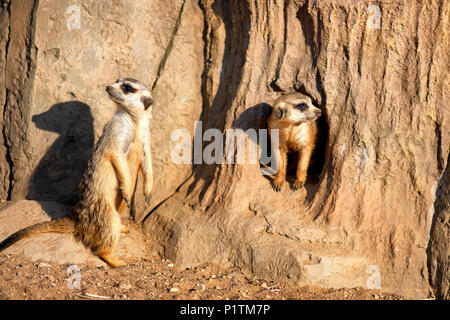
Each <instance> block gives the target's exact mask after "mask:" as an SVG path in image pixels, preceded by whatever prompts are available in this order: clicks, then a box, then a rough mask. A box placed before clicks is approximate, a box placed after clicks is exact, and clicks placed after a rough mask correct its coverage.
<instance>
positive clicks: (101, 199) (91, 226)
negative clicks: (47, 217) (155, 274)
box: [0, 78, 153, 267]
mask: <svg viewBox="0 0 450 320" xmlns="http://www.w3.org/2000/svg"><path fill="white" fill-rule="evenodd" d="M106 91H107V92H108V94H109V98H110V99H111V100H112V101H114V102H115V103H116V105H117V106H118V110H117V112H116V113H115V115H114V116H113V117H112V119H111V120H110V121H109V122H108V123H107V124H106V126H105V128H104V130H103V134H102V136H101V137H100V139H99V141H98V142H97V145H96V148H95V151H94V154H93V155H92V158H91V160H90V161H89V164H88V167H87V169H86V171H85V173H84V175H83V178H82V180H81V182H80V184H79V188H80V200H79V201H78V203H77V204H76V205H75V207H74V209H73V213H72V214H71V215H69V216H67V217H64V218H61V219H57V220H53V221H46V222H42V223H39V224H36V225H33V226H30V227H27V228H25V229H22V230H19V231H18V232H16V233H14V234H13V235H11V236H9V237H8V238H7V239H5V240H4V241H2V242H1V243H0V251H2V250H3V249H5V248H7V247H9V246H10V245H12V244H13V243H15V242H17V241H19V240H20V239H23V238H28V237H30V236H33V235H35V234H39V233H45V232H59V233H71V232H72V233H73V234H74V236H75V238H76V239H77V240H79V241H81V242H83V244H84V245H85V246H86V247H88V248H90V249H91V250H92V252H93V253H94V254H96V255H97V256H99V257H100V258H102V259H103V260H104V261H105V262H107V263H108V264H109V265H110V266H112V267H118V266H122V265H124V263H123V262H122V261H121V260H119V259H117V258H115V257H114V255H113V251H114V249H115V248H116V246H117V244H118V241H119V235H120V232H128V229H127V228H126V227H125V226H124V225H122V223H121V221H120V214H121V213H123V212H124V211H125V210H126V208H127V207H129V206H130V200H131V197H132V194H133V192H134V189H135V184H136V180H137V174H138V170H139V169H140V170H142V173H143V176H144V196H145V201H146V202H147V203H148V202H149V201H150V199H151V191H152V187H153V171H152V159H151V150H150V119H151V118H152V116H151V113H152V104H153V98H152V95H151V93H150V89H149V88H148V87H147V86H146V85H145V84H143V83H141V82H140V81H137V80H135V79H130V78H122V79H118V80H117V81H116V83H114V84H112V85H109V86H107V87H106Z"/></svg>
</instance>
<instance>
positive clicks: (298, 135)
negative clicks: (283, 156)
mask: <svg viewBox="0 0 450 320" xmlns="http://www.w3.org/2000/svg"><path fill="white" fill-rule="evenodd" d="M280 138H281V140H282V141H281V142H284V143H286V144H287V145H288V146H289V147H290V148H294V149H297V148H298V147H302V146H306V145H308V144H309V142H310V138H311V132H310V128H309V126H308V123H306V122H304V123H302V124H300V125H297V126H292V127H291V128H286V130H283V131H282V132H280Z"/></svg>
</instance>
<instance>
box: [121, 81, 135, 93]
mask: <svg viewBox="0 0 450 320" xmlns="http://www.w3.org/2000/svg"><path fill="white" fill-rule="evenodd" d="M120 88H121V89H122V91H123V93H125V94H127V93H135V92H136V89H134V88H133V87H132V86H130V85H128V84H125V83H124V84H122V86H121V87H120Z"/></svg>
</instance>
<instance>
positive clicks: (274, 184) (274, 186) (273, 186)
mask: <svg viewBox="0 0 450 320" xmlns="http://www.w3.org/2000/svg"><path fill="white" fill-rule="evenodd" d="M272 189H273V190H274V191H276V192H280V191H281V185H278V184H276V183H272Z"/></svg>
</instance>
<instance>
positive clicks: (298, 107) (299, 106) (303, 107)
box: [297, 103, 308, 111]
mask: <svg viewBox="0 0 450 320" xmlns="http://www.w3.org/2000/svg"><path fill="white" fill-rule="evenodd" d="M297 109H298V110H300V111H305V110H306V109H308V105H306V104H304V103H300V104H298V105H297Z"/></svg>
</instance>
